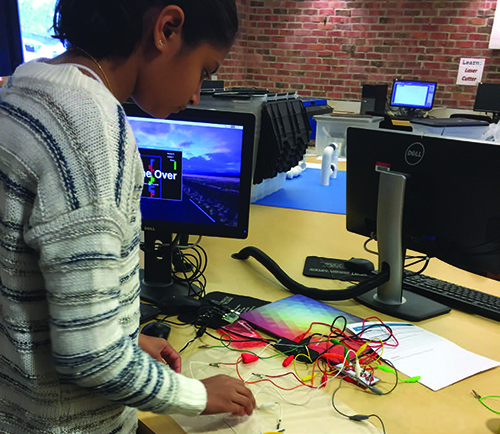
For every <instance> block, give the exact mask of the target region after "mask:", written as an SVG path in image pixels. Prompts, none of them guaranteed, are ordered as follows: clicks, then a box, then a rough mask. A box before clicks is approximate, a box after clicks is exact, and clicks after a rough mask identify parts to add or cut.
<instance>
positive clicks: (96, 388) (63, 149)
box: [0, 61, 206, 434]
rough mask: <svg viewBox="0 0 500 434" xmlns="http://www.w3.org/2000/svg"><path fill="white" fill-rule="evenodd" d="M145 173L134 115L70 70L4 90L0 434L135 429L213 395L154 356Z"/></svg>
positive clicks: (25, 73)
mask: <svg viewBox="0 0 500 434" xmlns="http://www.w3.org/2000/svg"><path fill="white" fill-rule="evenodd" d="M143 176H144V173H143V169H142V165H141V160H140V157H139V154H138V151H137V147H136V143H135V139H134V137H133V134H132V131H131V129H130V126H129V124H128V122H127V119H126V117H125V115H124V112H123V110H122V108H121V106H120V104H119V103H118V101H117V100H116V99H115V98H114V97H113V95H112V94H111V93H110V92H108V90H107V89H106V88H105V87H104V86H102V84H100V83H99V82H97V81H96V80H94V79H92V78H90V77H88V76H86V75H84V74H82V73H81V71H80V70H79V69H77V68H76V67H75V66H71V65H49V64H46V63H43V62H36V61H33V62H29V63H27V64H24V65H22V66H20V67H19V68H18V69H17V71H16V72H15V74H14V75H13V76H12V77H11V78H10V79H9V80H8V82H7V83H6V84H5V85H4V87H3V88H2V89H1V91H0V432H2V433H3V432H7V433H22V434H29V433H36V434H41V433H71V434H76V433H92V434H94V433H135V429H136V425H137V410H136V408H139V409H141V410H144V411H152V412H156V413H162V414H165V413H182V414H186V415H196V414H199V413H200V412H201V411H202V410H203V409H204V408H205V406H206V390H205V388H204V386H203V384H202V383H201V382H199V381H198V380H193V379H188V378H186V377H183V376H182V375H180V374H176V373H175V372H173V371H172V370H171V369H169V368H168V367H167V366H166V365H164V364H162V363H159V362H157V361H155V360H153V358H151V357H150V356H149V355H148V354H146V353H145V352H143V351H142V350H141V349H140V348H139V346H138V345H137V338H138V333H139V277H138V270H139V255H138V253H139V241H140V210H139V199H140V194H141V190H142V184H143Z"/></svg>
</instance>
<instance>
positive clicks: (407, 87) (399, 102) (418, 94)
mask: <svg viewBox="0 0 500 434" xmlns="http://www.w3.org/2000/svg"><path fill="white" fill-rule="evenodd" d="M435 93H436V83H435V82H430V81H407V80H394V84H393V87H392V96H391V106H394V107H406V108H410V109H422V110H430V109H431V108H432V105H433V103H434V95H435Z"/></svg>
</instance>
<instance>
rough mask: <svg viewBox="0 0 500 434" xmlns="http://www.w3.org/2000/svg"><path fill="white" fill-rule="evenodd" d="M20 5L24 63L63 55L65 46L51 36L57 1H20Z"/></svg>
mask: <svg viewBox="0 0 500 434" xmlns="http://www.w3.org/2000/svg"><path fill="white" fill-rule="evenodd" d="M18 3H19V18H20V21H21V36H22V40H23V54H24V61H25V62H28V61H30V60H33V59H39V58H47V59H52V58H53V57H56V56H58V55H59V54H62V53H63V52H64V51H65V48H64V46H63V44H62V43H61V41H59V40H58V39H54V38H53V37H52V36H51V35H52V25H53V20H54V9H55V5H56V0H43V1H33V0H18Z"/></svg>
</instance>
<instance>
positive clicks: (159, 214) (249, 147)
mask: <svg viewBox="0 0 500 434" xmlns="http://www.w3.org/2000/svg"><path fill="white" fill-rule="evenodd" d="M124 107H125V112H126V114H127V117H128V120H129V122H130V125H131V126H132V130H133V132H134V136H135V138H136V141H137V146H138V148H139V152H140V155H141V159H142V163H143V169H144V184H143V190H142V194H141V214H142V228H143V230H144V237H145V238H144V239H145V245H144V273H143V277H141V298H142V299H143V300H145V301H148V302H151V303H157V302H159V301H160V300H161V299H162V298H163V297H164V296H165V295H167V294H176V295H177V294H180V295H196V294H192V293H191V287H190V285H186V284H185V283H183V282H180V281H178V280H176V278H175V276H174V275H173V273H172V251H171V249H170V248H169V246H170V243H171V241H172V234H177V235H178V234H183V235H207V236H216V237H227V238H240V239H243V238H246V237H247V234H248V221H249V209H250V193H251V186H252V156H253V139H254V129H255V116H254V115H253V114H251V113H238V112H224V111H217V110H202V109H194V108H189V109H186V110H183V111H181V112H180V113H178V114H172V115H170V116H169V117H168V118H167V119H154V118H152V117H151V116H149V115H147V114H146V113H145V112H143V111H142V110H141V109H140V108H139V107H138V106H137V105H135V104H132V103H126V104H124ZM159 245H162V246H163V247H162V248H158V246H159Z"/></svg>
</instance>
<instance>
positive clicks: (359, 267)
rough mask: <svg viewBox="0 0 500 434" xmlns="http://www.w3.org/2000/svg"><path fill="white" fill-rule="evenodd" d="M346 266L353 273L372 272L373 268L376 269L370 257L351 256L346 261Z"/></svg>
mask: <svg viewBox="0 0 500 434" xmlns="http://www.w3.org/2000/svg"><path fill="white" fill-rule="evenodd" d="M344 267H345V268H347V269H348V270H349V271H352V272H353V273H359V274H370V273H371V272H372V271H373V270H375V267H374V266H373V263H372V262H371V261H369V260H368V259H363V258H351V259H349V260H348V261H345V262H344Z"/></svg>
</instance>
